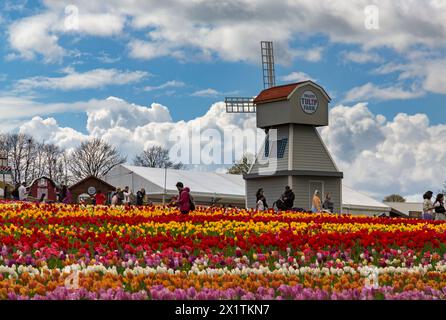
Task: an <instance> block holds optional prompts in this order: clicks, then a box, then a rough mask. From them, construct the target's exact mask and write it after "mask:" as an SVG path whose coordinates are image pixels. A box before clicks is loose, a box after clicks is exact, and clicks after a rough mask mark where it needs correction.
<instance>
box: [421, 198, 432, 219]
mask: <svg viewBox="0 0 446 320" xmlns="http://www.w3.org/2000/svg"><path fill="white" fill-rule="evenodd" d="M433 194H434V193H433V192H432V191H426V192H425V193H424V194H423V219H424V220H433V219H434V215H433V213H434V211H433V210H434V204H433V203H432V200H431V199H432V196H433Z"/></svg>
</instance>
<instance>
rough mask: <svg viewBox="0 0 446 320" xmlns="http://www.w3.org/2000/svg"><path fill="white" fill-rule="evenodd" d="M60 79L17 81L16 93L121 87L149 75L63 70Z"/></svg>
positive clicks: (145, 73) (46, 78)
mask: <svg viewBox="0 0 446 320" xmlns="http://www.w3.org/2000/svg"><path fill="white" fill-rule="evenodd" d="M63 72H64V73H65V76H62V77H42V76H39V77H31V78H27V79H21V80H18V81H17V83H16V84H15V90H17V91H29V90H32V89H38V88H42V89H52V90H81V89H94V88H103V87H106V86H109V85H123V84H128V83H134V82H139V81H141V80H142V79H144V78H146V77H147V76H148V75H149V73H148V72H145V71H121V70H116V69H94V70H89V71H86V72H76V71H75V70H74V69H73V68H65V69H64V70H63Z"/></svg>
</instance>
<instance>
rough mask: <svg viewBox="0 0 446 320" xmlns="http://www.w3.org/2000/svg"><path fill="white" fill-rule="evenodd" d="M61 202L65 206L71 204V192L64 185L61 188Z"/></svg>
mask: <svg viewBox="0 0 446 320" xmlns="http://www.w3.org/2000/svg"><path fill="white" fill-rule="evenodd" d="M62 202H63V203H65V204H70V203H72V202H73V198H72V196H71V191H70V190H69V189H68V188H67V186H65V185H64V186H63V187H62Z"/></svg>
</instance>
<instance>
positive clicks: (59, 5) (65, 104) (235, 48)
mask: <svg viewBox="0 0 446 320" xmlns="http://www.w3.org/2000/svg"><path fill="white" fill-rule="evenodd" d="M70 5H74V8H75V9H76V10H77V13H76V19H77V21H78V26H77V27H76V28H74V29H69V28H68V29H67V25H66V22H67V18H72V17H73V16H72V15H71V13H67V12H66V11H65V10H66V9H67V7H68V6H70ZM367 8H368V9H369V10H368V11H367ZM370 10H371V11H370ZM367 12H368V13H367ZM373 14H376V15H373ZM445 21H446V3H443V2H441V1H433V0H432V1H427V2H426V1H412V2H410V3H408V2H404V1H394V2H393V1H392V2H390V3H389V2H388V1H362V0H358V1H351V2H350V1H349V2H346V1H322V2H321V3H320V5H319V6H315V5H313V4H312V1H307V0H301V1H297V0H296V1H295V2H287V1H275V2H274V4H272V3H271V2H269V1H264V0H259V1H244V0H233V1H204V2H200V1H198V2H194V3H191V2H188V1H179V0H178V1H170V2H169V5H166V4H165V3H164V2H160V1H125V0H123V1H117V0H116V1H107V2H106V3H105V2H102V1H92V0H90V1H84V0H76V1H55V0H46V1H25V0H19V1H2V4H0V31H1V35H0V41H1V43H2V44H1V45H0V55H1V58H0V111H1V112H2V114H3V115H2V116H1V117H0V123H1V124H2V127H3V129H2V131H8V130H13V131H23V132H24V131H26V128H29V127H30V126H31V124H29V123H28V122H29V121H31V120H32V119H33V118H34V117H36V116H37V117H39V119H37V120H36V119H34V122H33V123H32V125H37V124H36V121H40V122H41V123H40V124H39V126H40V127H39V128H42V126H44V127H45V128H46V130H47V131H39V130H37V129H36V131H34V133H35V134H36V135H39V134H41V135H42V137H43V138H45V139H47V140H48V139H49V140H51V139H53V140H54V139H56V138H55V137H54V136H51V134H50V132H49V131H51V130H52V131H54V130H56V131H58V132H59V131H60V132H63V134H64V135H68V133H67V132H70V135H71V136H70V137H69V139H68V138H67V139H68V140H69V141H71V142H72V143H74V141H78V138H79V137H87V136H89V135H95V134H97V132H101V133H102V134H104V135H105V136H107V134H109V137H110V139H111V140H113V139H112V138H111V137H113V134H112V133H111V131H110V130H112V129H113V130H115V131H116V130H117V129H118V128H117V126H118V125H116V123H117V122H116V121H115V122H114V120H110V121H109V120H108V118H107V119H106V120H104V121H103V122H102V123H99V122H98V121H97V119H99V118H100V117H99V114H102V116H101V117H103V114H104V113H107V112H112V111H110V110H112V109H111V108H110V109H109V111H107V110H108V109H107V102H104V103H105V106H102V105H101V107H97V108H95V103H96V101H105V99H106V98H108V97H110V96H114V97H117V98H119V99H122V100H123V101H125V104H124V105H132V104H134V105H137V106H143V107H146V108H149V109H150V108H151V105H152V104H153V103H157V104H161V105H162V106H165V107H166V108H167V110H168V113H169V116H170V119H168V121H170V122H172V123H173V124H176V123H178V122H179V121H182V120H184V121H185V122H188V121H192V120H194V119H198V118H201V117H204V116H205V115H206V114H207V112H208V111H209V110H210V108H211V106H212V105H213V104H215V103H218V102H219V101H223V100H224V97H225V95H230V96H233V95H240V96H254V95H256V94H258V93H259V92H260V90H261V89H262V77H261V65H260V48H259V42H260V40H272V41H274V45H275V54H276V79H277V83H278V84H282V83H287V82H295V81H299V80H302V79H305V78H311V79H314V80H315V81H316V82H318V83H319V84H321V85H322V86H323V87H324V88H325V89H326V90H327V91H328V93H329V94H330V95H331V96H332V98H333V100H332V103H331V108H339V107H340V106H341V105H342V106H345V107H348V108H353V109H351V110H357V109H358V108H360V107H359V106H358V104H361V103H362V104H364V105H365V106H366V110H367V112H368V113H367V117H369V118H370V119H369V120H367V121H365V122H364V123H367V124H366V125H365V126H367V125H369V124H370V121H372V122H377V123H378V125H379V126H381V127H380V129H379V130H382V132H384V133H383V134H384V135H387V134H389V133H388V132H387V131H388V130H387V129H386V128H393V129H394V128H395V127H396V126H397V125H400V122H398V121H396V120H395V119H396V118H395V117H396V116H398V115H400V114H402V113H404V114H407V115H408V116H415V115H418V116H420V115H421V116H422V117H424V118H423V119H424V120H423V121H425V120H426V119H427V120H428V124H426V122H422V123H423V124H425V126H426V129H427V130H430V131H429V134H428V135H429V136H430V137H431V138H429V139H432V140H435V134H437V133H435V134H434V133H433V132H434V131H435V132H437V131H439V129H441V128H442V125H444V123H445V119H446V106H445V97H446V96H445V95H446V81H445V80H444V74H445V72H446V54H445V53H446V46H445V43H446V41H444V40H446V25H445ZM367 23H369V25H370V23H372V27H370V26H369V27H366V25H367ZM92 79H93V80H92ZM12 100H13V101H14V103H16V104H17V106H12V104H11V101H12ZM91 101H93V102H91ZM80 103H81V104H82V103H83V104H82V106H80V107H79V104H80ZM87 104H88V106H87ZM75 106H77V107H75ZM355 106H356V107H355ZM116 108H117V107H116ZM128 108H131V107H128ZM355 108H356V109H355ZM113 110H114V111H113V112H116V114H118V116H119V115H120V112H121V111H120V109H116V110H115V109H113ZM337 110H339V109H337ZM361 110H362V109H361ZM100 112H102V113H100ZM155 113H156V112H155V111H153V114H154V115H153V117H152V118H150V119H152V120H151V121H152V122H163V121H165V119H166V118H165V115H163V116H162V117H161V118H157V116H156V114H155ZM333 114H335V113H333ZM377 115H383V116H384V117H385V119H386V121H387V122H383V121H381V120H379V119H378V120H377V119H376V116H377ZM98 117H99V118H98ZM110 117H113V115H111V116H110ZM221 117H223V115H222V116H221ZM118 118H119V117H118ZM47 119H51V121H53V120H54V121H55V124H53V123H52V124H51V125H54V127H51V130H50V129H48V123H49V121H50V120H47ZM89 119H90V120H89ZM94 119H96V120H94ZM101 119H103V118H101ZM110 119H111V118H110ZM160 119H161V120H160ZM352 119H353V120H352V121H357V118H355V117H352ZM407 119H409V121H412V122H413V121H415V120H414V119H418V120H419V119H420V118H419V117H418V118H416V117H413V118H410V117H409V118H407ZM93 120H94V121H93ZM418 120H417V121H418ZM45 121H46V122H45ZM88 121H90V123H94V124H95V125H97V126H98V127H97V129H98V130H96V131H95V130H94V129H95V128H93V127H92V125H93V124H91V125H88V123H87V122H88ZM105 121H109V122H107V123H106V124H104V122H105ZM212 121H215V122H217V121H218V119H216V118H214V119H213V120H212ZM420 121H421V120H420ZM127 123H128V126H127V127H126V128H125V129H129V130H136V128H138V127H143V126H142V125H141V123H139V124H132V123H129V122H127ZM132 125H134V126H133V127H132ZM349 125H351V126H352V128H353V126H354V125H355V123H350V124H349ZM101 126H103V127H101ZM104 126H105V127H104ZM113 126H115V127H113ZM67 128H71V129H73V130H69V129H67ZM330 129H332V128H330ZM335 129H336V128H335ZM393 129H392V130H393ZM42 130H43V129H42ZM101 130H106V131H101ZM354 130H356V129H354V128H353V129H352V130H351V131H349V134H353V132H355V131H354ZM364 130H365V129H364ZM386 130H387V131H386ZM93 131H95V132H96V133H94V132H93ZM115 131H113V132H115ZM333 132H335V131H333ZM364 132H367V130H365V131H364ZM61 134H62V133H61ZM346 134H347V133H346ZM327 135H328V133H327ZM335 136H336V135H335V134H334V133H332V135H329V136H327V139H328V140H329V142H327V143H328V144H329V147H330V143H331V142H330V141H334V139H335V138H334V137H335ZM64 137H65V136H64ZM76 137H77V138H76ZM43 138H42V139H43ZM344 138H345V139H347V138H348V139H350V138H349V137H344ZM76 139H77V140H76ZM79 139H80V138H79ZM132 139H133V138H132ZM68 140H67V141H68ZM155 140H156V137H155ZM385 141H387V140H384V142H383V141H380V144H377V145H376V146H374V147H373V148H375V149H373V148H372V149H370V151H371V152H375V153H376V154H378V153H379V152H380V151H379V149H380V148H381V147H382V146H383V145H384V144H385ZM355 143H356V142H355ZM357 143H358V144H359V145H361V142H357ZM424 143H426V144H431V140H426V141H424ZM338 144H339V141H335V142H334V144H333V147H332V148H334V145H338ZM362 144H367V143H362ZM346 145H349V143H347V144H346ZM350 145H351V144H350ZM358 148H359V149H358V153H357V154H356V156H357V158H351V159H349V161H348V162H346V163H345V164H344V165H345V166H350V165H352V166H354V165H355V163H356V162H355V161H359V160H358V159H360V157H361V156H363V154H361V152H363V151H364V150H362V149H361V147H358ZM124 150H128V149H125V148H124ZM132 150H133V149H132ZM340 150H341V151H339V152H342V148H340ZM335 156H336V155H335ZM413 156H414V158H416V159H418V158H417V157H418V156H417V154H414V155H413ZM337 158H339V159H342V155H339V156H337ZM439 159H440V160H439ZM441 159H443V158H437V159H433V160H432V161H433V162H432V163H434V164H435V163H439V162H438V161H441ZM445 159H446V156H445ZM418 165H421V164H420V163H418ZM441 165H444V164H443V163H441ZM408 170H409V169H408ZM409 180H410V181H411V183H413V181H416V179H415V178H413V177H412V178H411V179H409ZM355 183H356V182H355V181H354V180H352V183H351V184H355ZM423 184H424V185H426V184H427V182H426V181H424V182H423ZM377 188H378V187H376V188H375V189H374V192H375V191H376V190H377ZM400 189H401V188H400ZM412 191H413V192H415V190H404V191H402V192H406V193H407V194H410V193H411V192H412ZM417 192H418V191H417Z"/></svg>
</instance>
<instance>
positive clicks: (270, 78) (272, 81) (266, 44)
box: [260, 41, 276, 89]
mask: <svg viewBox="0 0 446 320" xmlns="http://www.w3.org/2000/svg"><path fill="white" fill-rule="evenodd" d="M260 48H261V54H262V69H263V88H264V89H268V88H271V87H274V86H275V85H276V70H275V69H274V50H273V42H272V41H261V42H260Z"/></svg>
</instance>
